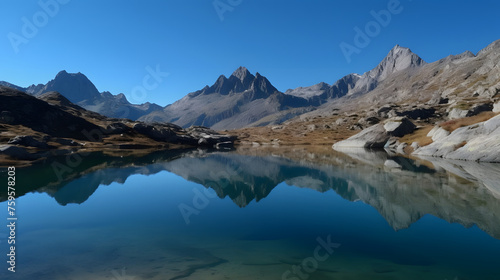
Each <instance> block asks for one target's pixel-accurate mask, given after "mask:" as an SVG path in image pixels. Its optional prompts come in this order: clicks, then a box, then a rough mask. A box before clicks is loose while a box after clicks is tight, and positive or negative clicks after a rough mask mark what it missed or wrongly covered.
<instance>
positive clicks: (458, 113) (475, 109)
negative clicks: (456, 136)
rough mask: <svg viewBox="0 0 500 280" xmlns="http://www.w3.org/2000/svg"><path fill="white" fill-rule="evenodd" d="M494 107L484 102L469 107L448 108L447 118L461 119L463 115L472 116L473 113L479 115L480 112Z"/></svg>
mask: <svg viewBox="0 0 500 280" xmlns="http://www.w3.org/2000/svg"><path fill="white" fill-rule="evenodd" d="M493 109H494V105H493V104H491V103H486V104H476V105H473V106H472V107H470V108H469V109H465V108H461V107H455V108H452V109H451V110H450V112H449V113H448V118H449V119H451V120H453V119H461V118H465V117H472V116H475V115H479V114H480V113H482V112H489V111H492V110H493Z"/></svg>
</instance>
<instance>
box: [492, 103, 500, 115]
mask: <svg viewBox="0 0 500 280" xmlns="http://www.w3.org/2000/svg"><path fill="white" fill-rule="evenodd" d="M493 113H500V101H499V102H497V103H495V104H493Z"/></svg>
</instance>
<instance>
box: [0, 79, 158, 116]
mask: <svg viewBox="0 0 500 280" xmlns="http://www.w3.org/2000/svg"><path fill="white" fill-rule="evenodd" d="M0 85H3V86H7V87H10V88H14V89H17V90H19V91H23V92H26V93H28V94H31V95H33V96H40V95H42V94H44V93H46V92H52V91H55V92H59V93H61V94H62V95H63V96H64V97H66V98H67V99H68V100H69V101H71V102H72V103H74V104H77V105H79V106H81V107H83V108H85V109H88V110H90V111H93V112H96V113H99V114H102V115H105V116H107V117H111V118H128V119H131V120H136V119H138V118H139V117H141V116H143V115H146V114H148V113H150V112H152V111H155V110H160V109H161V108H162V107H161V106H159V105H157V104H154V103H149V102H147V103H144V104H140V105H137V104H131V103H130V102H129V101H128V100H127V98H126V97H125V95H124V94H122V93H120V94H118V95H113V94H111V93H110V92H107V91H105V92H99V91H98V90H97V88H96V87H95V85H94V84H93V83H92V82H91V81H90V80H89V79H88V78H87V77H86V76H85V75H84V74H82V73H68V72H66V71H64V70H63V71H60V72H59V73H58V74H57V75H56V76H55V78H54V79H53V80H50V81H49V82H48V83H47V84H38V85H34V84H33V85H31V86H29V87H27V88H23V87H20V86H17V85H13V84H11V83H8V82H5V81H0Z"/></svg>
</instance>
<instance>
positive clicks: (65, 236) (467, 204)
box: [0, 147, 500, 280]
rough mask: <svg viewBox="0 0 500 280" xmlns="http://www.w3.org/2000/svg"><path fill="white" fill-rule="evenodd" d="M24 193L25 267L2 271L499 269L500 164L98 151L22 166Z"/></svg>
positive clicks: (373, 279)
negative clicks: (75, 159) (78, 157)
mask: <svg viewBox="0 0 500 280" xmlns="http://www.w3.org/2000/svg"><path fill="white" fill-rule="evenodd" d="M6 177H7V168H3V169H2V171H1V178H2V181H3V182H4V183H2V184H3V185H4V186H6V185H7V183H6V182H7V180H6ZM6 189H7V188H2V191H1V192H0V200H1V201H2V202H1V203H0V209H4V210H3V213H5V214H4V216H5V218H4V219H5V220H4V221H5V223H6V224H8V222H7V218H8V215H7V207H8V205H7V203H8V200H7V192H6ZM16 194H17V198H16V200H15V201H16V204H15V209H16V217H17V222H16V244H15V246H16V257H15V259H16V263H15V270H16V272H15V273H13V272H11V271H8V270H7V268H8V267H9V264H8V263H7V261H8V260H9V259H8V258H9V257H8V256H6V254H3V257H2V258H3V260H4V261H3V267H4V269H2V270H1V271H0V279H13V280H14V279H23V280H24V279H27V280H31V279H37V280H59V279H65V280H67V279H71V280H80V279H94V280H99V279H107V280H142V279H162V280H163V279H170V280H174V279H183V280H192V279H201V280H212V279H237V280H244V279H252V280H255V279H263V280H267V279H276V280H280V279H289V280H305V279H311V280H316V279H317V280H322V279H349V280H356V279H370V280H377V279H405V280H412V279H439V280H458V279H460V280H462V279H483V280H486V279H492V280H497V279H500V164H486V163H476V162H465V161H447V160H442V159H436V158H430V159H415V158H405V157H399V156H396V155H391V154H388V153H385V152H369V151H365V150H350V151H343V153H341V152H336V151H334V150H332V149H331V148H330V147H324V148H313V147H289V148H272V147H267V148H266V147H264V148H262V147H261V148H252V147H248V148H240V149H238V150H234V151H207V150H170V151H157V152H154V153H149V154H143V155H129V154H122V155H107V154H104V153H102V152H95V153H91V154H86V155H84V156H82V157H81V159H80V160H79V161H77V162H74V161H71V160H70V159H68V158H67V157H60V158H53V159H50V160H47V161H46V162H44V163H41V164H36V165H33V166H30V167H25V168H17V169H16ZM8 237H9V232H8V227H6V226H3V229H2V231H1V232H0V247H1V248H2V250H1V252H9V248H10V246H11V245H9V244H8V240H9V239H8Z"/></svg>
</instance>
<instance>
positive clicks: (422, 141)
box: [399, 125, 434, 147]
mask: <svg viewBox="0 0 500 280" xmlns="http://www.w3.org/2000/svg"><path fill="white" fill-rule="evenodd" d="M433 127H434V126H432V125H428V126H424V127H420V128H418V129H417V130H415V131H414V132H413V133H412V134H408V135H405V136H403V137H401V139H399V141H400V142H401V143H407V144H408V145H411V144H412V143H413V142H417V143H418V145H419V146H420V147H423V146H427V145H429V144H430V143H432V138H430V137H427V134H428V133H429V131H431V129H432V128H433Z"/></svg>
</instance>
